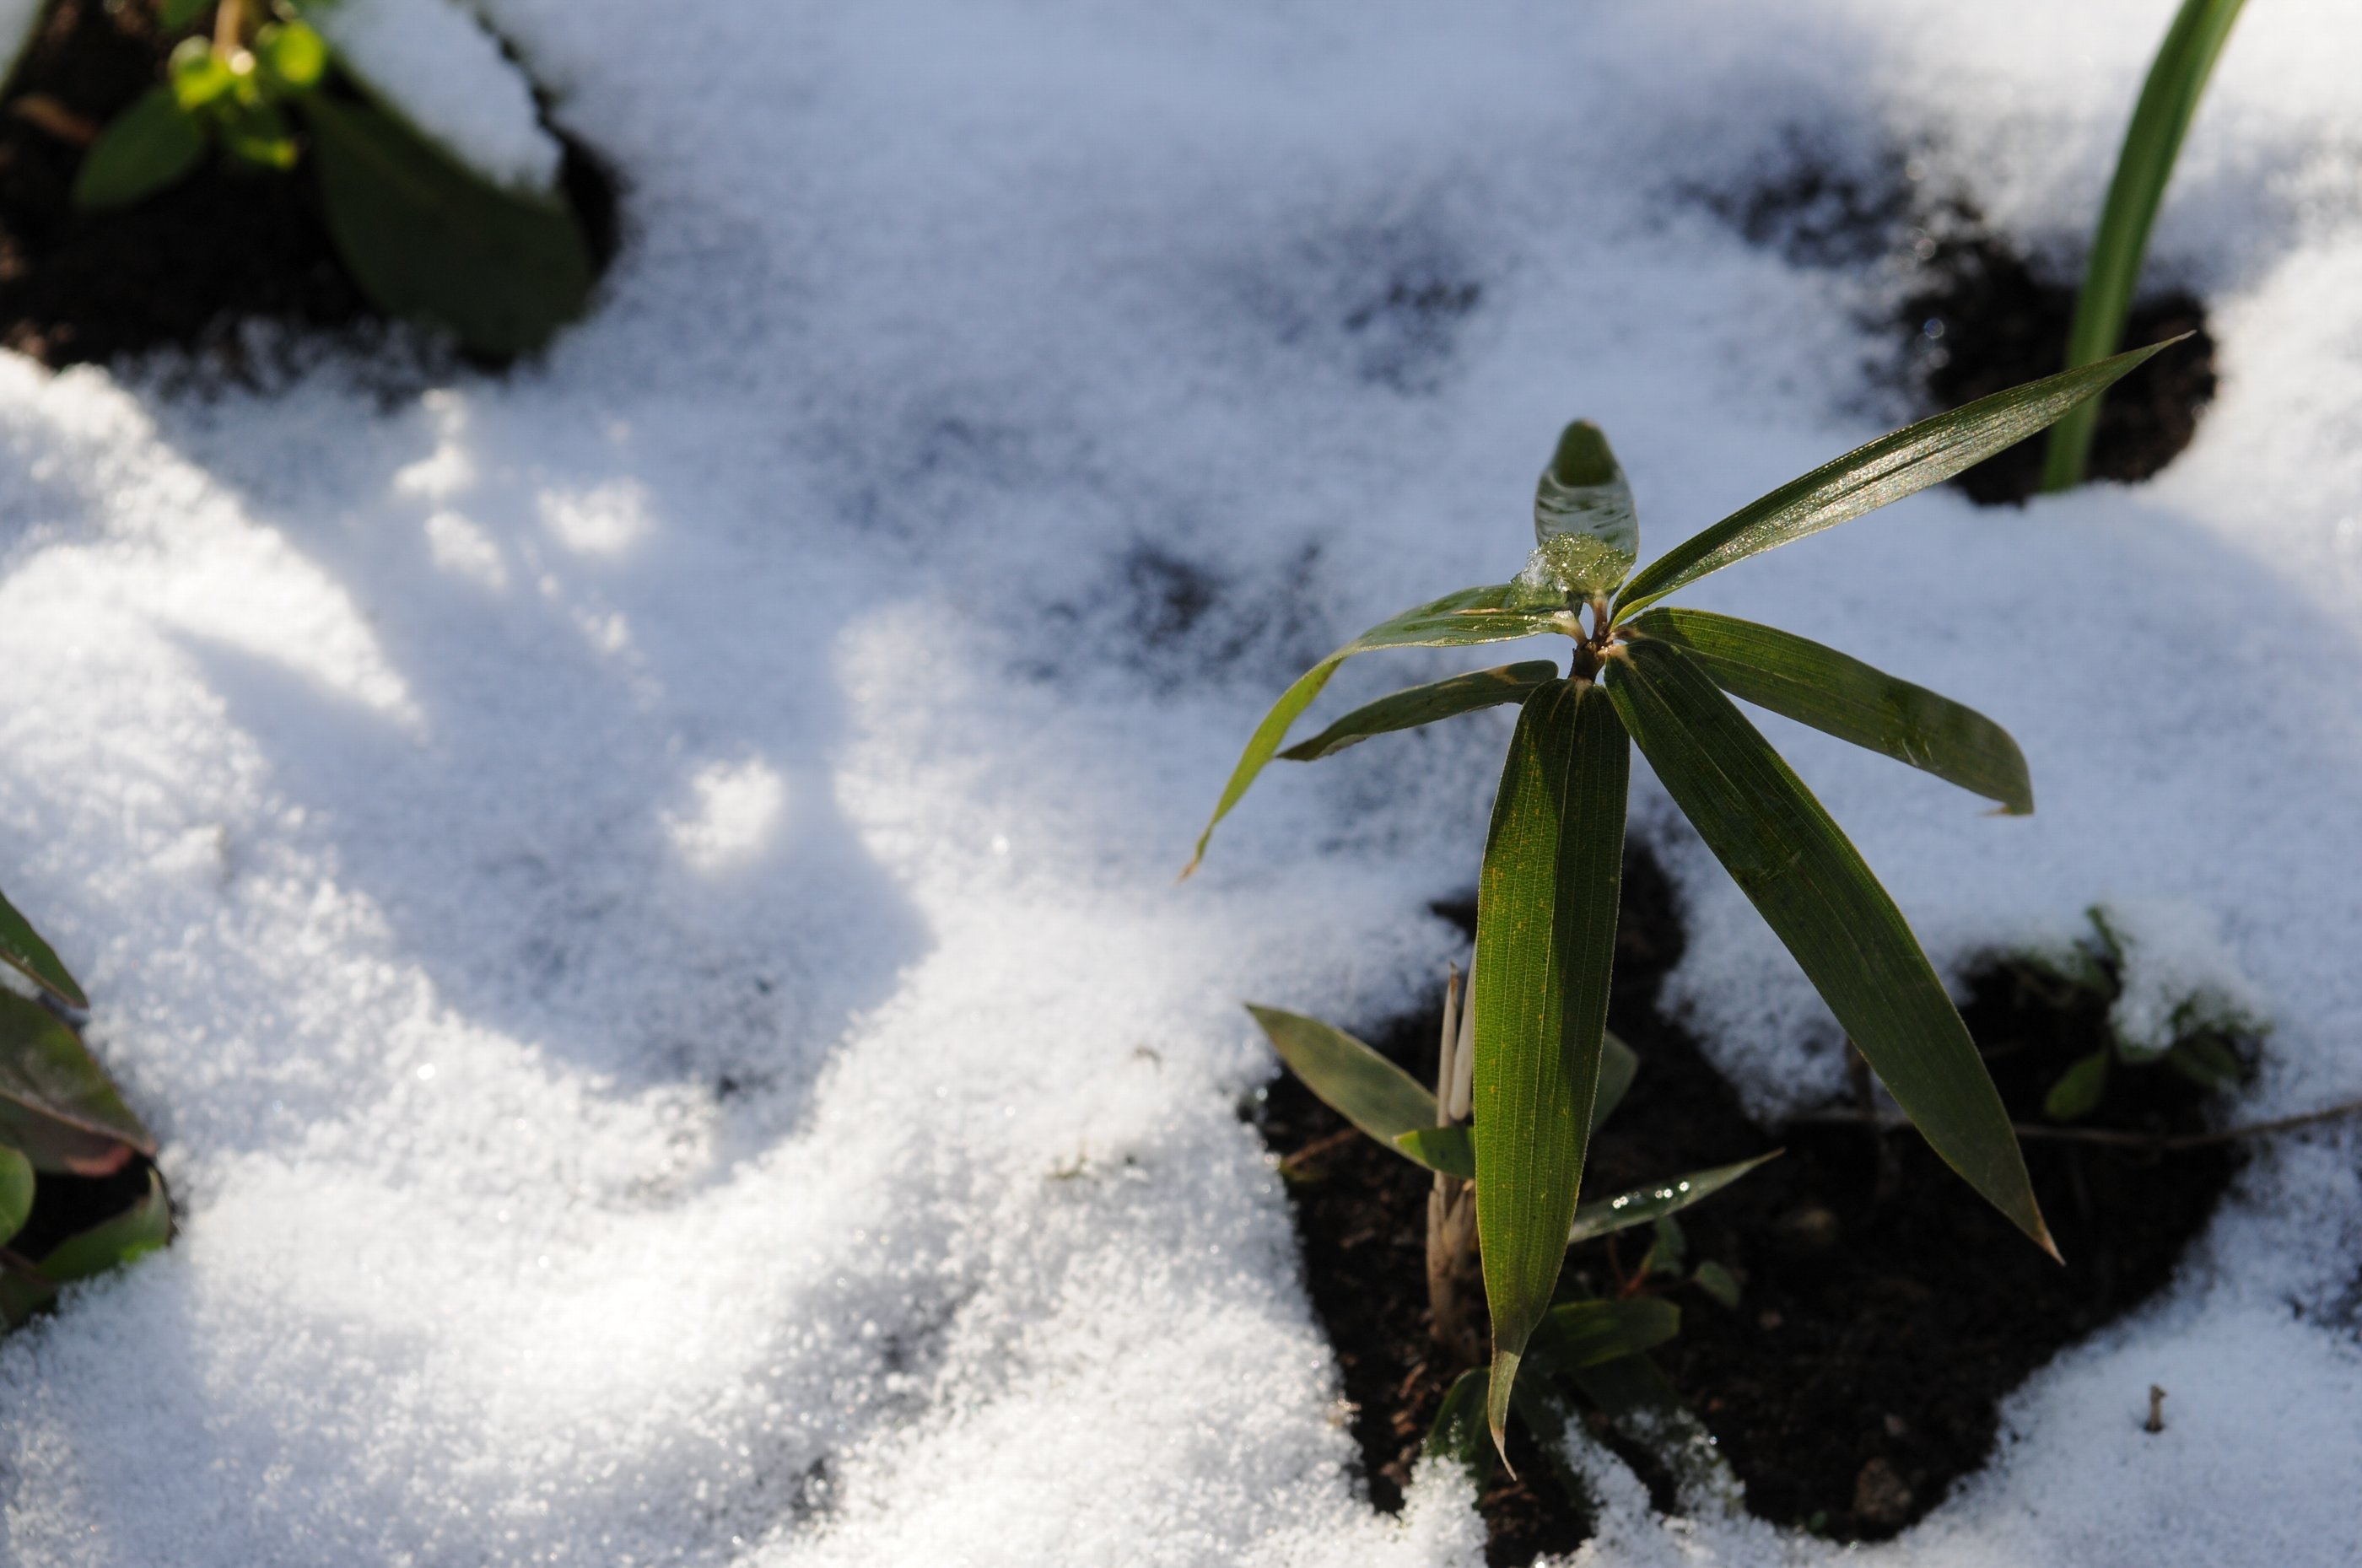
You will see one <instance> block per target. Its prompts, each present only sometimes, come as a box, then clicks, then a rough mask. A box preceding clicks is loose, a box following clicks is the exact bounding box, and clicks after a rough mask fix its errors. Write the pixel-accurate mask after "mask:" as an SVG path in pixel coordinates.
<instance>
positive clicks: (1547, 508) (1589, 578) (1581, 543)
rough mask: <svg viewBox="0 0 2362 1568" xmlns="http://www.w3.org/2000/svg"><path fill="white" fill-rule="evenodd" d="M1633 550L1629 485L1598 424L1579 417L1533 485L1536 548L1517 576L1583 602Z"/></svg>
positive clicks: (1615, 574) (1636, 527)
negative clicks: (1522, 570)
mask: <svg viewBox="0 0 2362 1568" xmlns="http://www.w3.org/2000/svg"><path fill="white" fill-rule="evenodd" d="M1639 555H1640V517H1639V512H1638V510H1636V509H1635V508H1634V506H1633V504H1632V486H1631V484H1630V483H1629V482H1628V480H1626V479H1625V478H1624V469H1623V467H1622V465H1620V464H1618V463H1617V461H1616V454H1615V453H1614V452H1612V451H1610V450H1609V449H1608V447H1607V437H1606V436H1605V435H1603V434H1601V432H1600V429H1599V426H1598V425H1594V424H1592V423H1591V422H1590V421H1589V420H1587V419H1578V420H1576V421H1575V422H1574V423H1573V424H1572V425H1568V426H1567V427H1566V429H1565V431H1564V432H1563V433H1562V434H1561V435H1560V436H1559V438H1558V450H1557V451H1556V452H1554V453H1552V454H1551V463H1550V467H1548V468H1546V469H1543V470H1542V477H1541V478H1540V480H1538V481H1536V483H1535V485H1534V554H1533V558H1532V559H1531V560H1529V561H1528V562H1527V563H1526V569H1525V571H1524V572H1523V573H1522V574H1520V576H1519V579H1518V580H1519V581H1520V582H1521V583H1523V584H1525V585H1526V586H1527V587H1529V588H1534V589H1548V590H1549V591H1551V592H1554V593H1560V594H1572V595H1573V597H1574V598H1575V600H1576V601H1577V602H1589V601H1590V600H1592V599H1595V598H1605V597H1606V595H1608V594H1610V593H1613V592H1615V591H1616V585H1617V583H1619V582H1622V581H1623V580H1624V574H1625V573H1627V572H1628V571H1630V570H1631V569H1632V563H1633V562H1634V561H1635V560H1637V559H1639Z"/></svg>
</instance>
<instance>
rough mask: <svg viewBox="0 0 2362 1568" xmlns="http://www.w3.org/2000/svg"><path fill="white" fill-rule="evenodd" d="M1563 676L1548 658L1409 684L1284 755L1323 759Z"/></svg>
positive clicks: (1518, 696) (1517, 696) (1515, 697)
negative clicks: (1395, 732)
mask: <svg viewBox="0 0 2362 1568" xmlns="http://www.w3.org/2000/svg"><path fill="white" fill-rule="evenodd" d="M1558 677H1559V668H1558V666H1557V665H1555V664H1552V663H1551V661H1550V660H1548V659H1546V658H1543V659H1531V660H1529V661H1527V662H1525V663H1523V664H1505V665H1500V666H1498V667H1496V668H1492V669H1472V670H1470V671H1469V672H1468V673H1467V674H1465V675H1455V676H1453V677H1451V679H1448V680H1436V681H1430V682H1429V683H1428V684H1427V685H1425V686H1411V687H1407V688H1405V689H1404V690H1400V691H1397V692H1396V693H1394V694H1393V695H1392V696H1389V697H1381V698H1379V699H1378V700H1377V701H1374V702H1370V703H1366V704H1364V705H1363V706H1362V707H1359V708H1356V709H1354V710H1353V711H1352V712H1350V713H1348V714H1346V715H1345V716H1344V717H1343V718H1341V719H1340V720H1338V721H1337V722H1336V723H1333V724H1331V725H1330V726H1329V727H1328V728H1327V729H1325V730H1323V731H1321V732H1320V733H1319V734H1317V735H1314V736H1313V737H1312V738H1311V739H1310V740H1308V741H1301V742H1298V743H1297V745H1292V746H1289V747H1288V748H1287V749H1286V751H1283V752H1281V753H1280V754H1279V755H1280V756H1281V757H1283V758H1284V759H1286V761H1289V762H1318V761H1319V760H1320V759H1321V758H1322V757H1324V756H1335V755H1336V754H1337V753H1338V752H1341V751H1342V750H1344V749H1345V748H1346V747H1347V746H1349V745H1358V744H1359V743H1360V742H1363V741H1365V740H1367V739H1369V738H1370V737H1371V736H1372V735H1382V734H1389V733H1391V732H1392V731H1395V730H1408V729H1416V728H1418V726H1419V725H1421V724H1431V723H1435V722H1436V721H1437V720H1438V719H1450V718H1456V717H1457V716H1459V715H1460V714H1462V713H1473V712H1475V711H1476V710H1477V709H1479V708H1492V707H1497V706H1498V705H1499V704H1501V703H1503V702H1522V701H1525V700H1526V699H1527V698H1528V697H1529V696H1531V695H1532V694H1533V690H1534V688H1536V687H1537V686H1540V685H1543V684H1544V683H1546V682H1549V681H1552V680H1556V679H1558Z"/></svg>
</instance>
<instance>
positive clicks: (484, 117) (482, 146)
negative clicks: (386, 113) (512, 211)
mask: <svg viewBox="0 0 2362 1568" xmlns="http://www.w3.org/2000/svg"><path fill="white" fill-rule="evenodd" d="M304 16H305V17H306V18H307V19H309V20H310V21H311V22H312V23H313V24H314V25H315V26H316V27H317V28H319V29H320V31H321V32H322V33H323V34H324V35H325V36H326V38H327V39H328V41H329V42H330V43H332V44H334V45H335V46H336V48H337V51H338V53H339V54H340V55H341V56H342V57H343V59H344V61H345V63H346V64H347V65H348V66H350V67H351V68H352V69H353V70H354V71H355V72H359V75H360V76H361V77H362V78H363V79H365V80H366V81H367V82H368V83H369V84H370V86H372V87H374V88H376V89H377V90H378V92H380V93H381V94H384V95H385V97H386V98H387V99H388V100H389V101H391V102H392V104H393V105H396V106H397V107H398V108H400V109H401V110H402V112H403V115H404V116H407V117H408V118H409V120H410V122H411V123H412V124H413V125H414V126H416V127H418V128H419V129H420V130H423V131H425V133H426V134H427V135H428V136H430V137H432V138H435V139H436V141H437V142H439V143H441V144H442V146H443V147H444V148H445V149H447V150H448V151H450V152H451V153H452V154H454V155H455V156H457V157H458V159H459V160H461V161H462V162H464V163H466V164H468V165H469V167H470V168H472V169H474V170H475V171H477V172H478V173H480V174H482V175H483V176H484V177H485V178H487V179H489V180H491V181H493V182H497V183H499V184H503V185H509V186H513V187H515V188H518V189H521V190H528V191H542V192H546V191H550V190H554V189H555V188H556V187H557V164H558V159H559V156H560V154H559V149H558V146H557V138H555V137H553V136H551V135H550V134H549V132H548V131H547V130H546V129H545V128H543V127H542V124H541V117H540V114H539V111H538V110H536V109H535V106H534V101H533V87H532V84H531V83H529V82H527V81H526V79H525V77H524V73H523V72H520V71H519V70H518V69H517V67H516V66H515V65H514V64H513V63H512V62H511V61H508V60H507V59H505V58H504V57H503V56H502V52H501V45H500V40H499V39H495V38H494V37H493V36H492V35H491V33H490V32H488V31H486V30H485V28H484V22H483V18H482V17H479V16H478V15H476V14H475V13H474V12H472V11H470V10H469V8H468V7H467V6H463V5H461V4H460V3H459V0H328V3H327V4H324V5H319V6H309V7H306V9H305V10H304Z"/></svg>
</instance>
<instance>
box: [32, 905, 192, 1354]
mask: <svg viewBox="0 0 2362 1568" xmlns="http://www.w3.org/2000/svg"><path fill="white" fill-rule="evenodd" d="M0 965H5V966H6V967H7V968H9V969H10V970H13V971H14V972H15V974H16V975H17V976H19V977H22V978H23V979H24V980H26V981H28V982H30V984H31V987H32V988H33V990H34V992H35V995H33V996H26V995H23V994H21V993H20V992H19V991H17V990H16V989H14V988H8V987H0V1327H5V1328H15V1327H17V1325H18V1324H20V1323H22V1322H24V1321H25V1320H26V1319H28V1318H29V1317H31V1316H32V1315H33V1314H34V1313H35V1312H37V1311H39V1310H40V1309H42V1308H44V1307H47V1306H49V1305H50V1303H51V1302H52V1301H54V1300H55V1299H56V1298H57V1294H58V1290H59V1287H60V1286H65V1285H69V1284H71V1283H72V1282H73V1281H75V1280H78V1279H87V1278H89V1277H90V1276H91V1275H96V1274H101V1273H104V1272H105V1271H106V1270H107V1269H110V1268H113V1267H115V1266H116V1264H125V1263H128V1262H130V1261H131V1260H133V1259H134V1258H137V1257H139V1256H140V1255H142V1254H143V1253H149V1252H153V1251H154V1250H155V1249H157V1248H158V1247H160V1246H162V1245H163V1244H164V1243H165V1242H168V1241H170V1240H171V1232H172V1208H171V1200H170V1199H169V1198H167V1197H166V1195H165V1191H164V1183H163V1179H162V1178H161V1177H160V1176H158V1175H157V1174H156V1170H155V1167H154V1166H153V1165H149V1166H148V1167H147V1169H146V1172H145V1175H146V1178H147V1179H146V1180H145V1182H144V1183H142V1184H140V1185H139V1187H138V1190H137V1191H136V1192H134V1193H132V1194H130V1195H128V1196H127V1198H126V1199H125V1200H124V1201H123V1202H122V1204H121V1206H120V1207H118V1208H116V1209H115V1210H114V1211H113V1212H111V1213H106V1212H101V1213H98V1214H95V1215H92V1214H90V1213H87V1212H83V1209H86V1207H87V1205H86V1203H85V1204H83V1205H75V1206H73V1210H74V1212H75V1213H76V1215H77V1216H78V1217H77V1218H76V1219H75V1220H72V1222H70V1223H69V1224H68V1225H67V1226H66V1227H65V1228H64V1231H63V1232H62V1233H61V1231H60V1228H59V1227H58V1226H55V1225H49V1226H42V1225H41V1224H40V1223H39V1220H38V1219H37V1217H36V1215H35V1212H34V1209H35V1205H36V1203H37V1202H39V1200H41V1199H43V1198H48V1197H50V1195H51V1188H52V1186H53V1184H54V1185H55V1186H56V1189H57V1190H58V1191H63V1190H64V1185H63V1183H64V1182H65V1181H66V1180H70V1179H71V1178H91V1177H106V1176H117V1175H119V1174H120V1173H122V1172H123V1171H124V1170H125V1168H126V1167H127V1166H129V1165H131V1164H132V1162H133V1161H134V1160H135V1159H136V1158H138V1157H140V1156H147V1157H149V1158H152V1157H153V1156H154V1154H155V1153H156V1140H155V1139H154V1138H152V1137H150V1136H149V1132H148V1129H147V1128H145V1127H144V1126H142V1125H140V1121H139V1118H138V1117H137V1116H135V1115H133V1114H132V1111H131V1108H130V1107H129V1106H127V1105H126V1104H124V1103H123V1097H122V1095H120V1094H119V1093H117V1092H116V1088H115V1085H114V1084H113V1083H112V1082H111V1081H110V1080H109V1079H108V1077H107V1076H106V1070H105V1068H103V1067H101V1066H99V1065H98V1060H97V1058H96V1057H94V1056H93V1055H91V1054H90V1049H89V1047H88V1046H86V1045H84V1044H83V1040H82V1036H81V1034H80V1033H79V1032H77V1031H76V1030H75V1029H74V1027H73V1025H72V1022H71V1021H69V1019H70V1015H72V1014H78V1013H80V1012H82V1011H83V1010H86V1009H87V1008H88V1007H89V1005H90V1004H89V1000H88V999H87V998H85V997H84V996H83V990H82V987H81V986H80V985H78V984H77V983H76V982H75V980H74V977H73V976H72V974H70V973H68V972H67V970H66V966H64V965H63V964H62V963H61V962H59V959H58V955H57V953H56V952H55V951H54V950H53V949H52V948H51V947H50V944H48V943H47V942H44V941H43V940H42V939H41V936H40V933H39V932H37V931H35V930H34V929H33V927H32V925H31V923H30V922H28V921H27V920H26V919H25V917H24V916H23V915H21V914H19V913H17V910H16V907H15V906H14V905H12V904H10V903H9V902H8V900H6V898H5V897H0ZM35 1230H39V1231H44V1232H45V1239H44V1241H43V1243H42V1245H41V1247H40V1252H39V1256H28V1255H27V1253H25V1252H24V1251H23V1250H21V1248H22V1244H23V1239H24V1237H25V1236H27V1235H28V1234H31V1233H33V1231H35Z"/></svg>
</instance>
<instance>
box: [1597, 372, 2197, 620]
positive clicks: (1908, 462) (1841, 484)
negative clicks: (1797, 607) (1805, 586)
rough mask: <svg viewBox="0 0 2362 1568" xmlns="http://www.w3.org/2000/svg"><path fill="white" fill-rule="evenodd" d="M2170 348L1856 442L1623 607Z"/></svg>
mask: <svg viewBox="0 0 2362 1568" xmlns="http://www.w3.org/2000/svg"><path fill="white" fill-rule="evenodd" d="M2174 341H2176V342H2179V341H2180V339H2179V338H2176V339H2174ZM2164 347H2166V345H2164V344H2162V343H2159V344H2154V345H2152V346H2151V347H2149V348H2139V349H2136V350H2134V351H2133V352H2132V353H2129V354H2119V355H2117V356H2116V357H2115V358H2114V359H2103V360H2101V361H2100V362H2099V363H2098V364H2096V365H2085V366H2083V367H2081V369H2079V370H2066V371H2062V372H2061V373H2059V374H2058V375H2055V376H2046V377H2044V378H2043V379H2042V380H2040V381H2028V382H2026V383H2025V385H2023V386H2015V387H2011V388H2010V389H2008V390H2007V391H2006V392H1995V393H1993V394H1992V396H1991V397H1981V398H1979V399H1977V401H1976V402H1974V403H1968V404H1965V405H1963V406H1961V407H1959V408H1956V409H1953V410H1952V411H1951V412H1950V413H1948V414H1937V415H1935V416H1934V417H1933V418H1930V419H1923V420H1921V421H1919V423H1918V424H1916V425H1905V426H1904V428H1903V429H1900V430H1897V431H1894V432H1893V433H1892V434H1889V435H1885V436H1880V437H1879V438H1878V439H1877V440H1875V441H1872V442H1871V443H1869V444H1868V445H1867V446H1862V447H1855V448H1854V449H1853V450H1852V451H1850V452H1848V453H1847V454H1846V455H1845V456H1844V457H1842V458H1837V459H1835V460H1834V461H1831V462H1827V463H1824V464H1822V465H1821V466H1820V467H1819V468H1817V469H1814V470H1813V471H1812V472H1811V473H1808V474H1806V475H1805V476H1804V477H1803V478H1801V479H1794V480H1789V481H1788V482H1787V483H1786V484H1783V485H1782V486H1781V487H1780V488H1779V489H1777V490H1775V491H1771V494H1769V495H1766V496H1762V497H1760V499H1758V500H1755V501H1751V502H1749V503H1748V504H1746V505H1745V506H1742V507H1740V508H1739V509H1738V511H1736V512H1734V513H1731V514H1730V515H1729V516H1727V517H1726V518H1724V519H1723V520H1722V521H1721V522H1719V523H1716V525H1713V526H1712V527H1710V528H1707V529H1705V530H1704V531H1702V532H1700V533H1697V534H1693V535H1692V536H1690V537H1688V538H1687V539H1684V540H1683V541H1682V542H1681V543H1680V544H1678V545H1676V546H1674V547H1672V549H1670V550H1668V551H1666V552H1665V553H1664V554H1663V555H1661V556H1660V557H1658V558H1657V559H1655V560H1654V561H1651V562H1650V564H1649V565H1648V566H1646V567H1645V568H1643V569H1641V570H1640V572H1639V574H1638V575H1637V576H1635V577H1634V578H1633V579H1632V580H1630V581H1629V582H1627V583H1626V584H1625V585H1624V591H1623V592H1622V593H1621V594H1619V595H1618V596H1617V602H1616V613H1617V616H1618V617H1623V616H1628V615H1631V614H1634V613H1638V612H1639V610H1641V609H1642V608H1644V607H1645V606H1647V605H1650V604H1653V603H1655V602H1657V601H1658V600H1660V599H1662V598H1663V597H1664V596H1665V595H1666V594H1668V593H1671V592H1672V591H1674V590H1675V589H1678V588H1681V587H1683V586H1685V585H1686V584H1689V583H1693V582H1695V581H1696V580H1698V579H1699V578H1702V577H1704V576H1705V575H1706V574H1707V573H1708V572H1711V571H1718V570H1720V569H1722V568H1724V567H1727V566H1728V565H1730V564H1731V563H1732V562H1734V561H1740V560H1745V559H1746V558H1748V557H1749V556H1752V555H1760V553H1762V552H1763V551H1765V550H1769V549H1772V548H1774V547H1778V546H1781V545H1785V544H1788V543H1790V542H1791V541H1793V540H1796V539H1801V538H1803V537H1805V536H1806V535H1808V534H1817V533H1819V532H1820V531H1821V530H1822V529H1824V528H1832V527H1835V526H1836V525H1838V524H1840V523H1844V522H1849V521H1850V520H1851V519H1853V518H1856V517H1859V516H1860V515H1861V514H1862V513H1865V512H1871V511H1875V510H1876V509H1878V508H1879V507H1882V506H1884V505H1886V504H1887V503H1888V502H1894V501H1900V500H1902V499H1903V498H1904V496H1906V495H1911V494H1915V493H1916V492H1917V491H1923V490H1925V489H1926V488H1927V487H1928V486H1929V485H1932V484H1941V483H1943V482H1944V481H1945V480H1948V479H1950V478H1951V477H1952V476H1953V475H1954V474H1957V473H1959V472H1960V471H1961V470H1962V469H1970V468H1973V467H1975V466H1976V465H1977V464H1979V463H1981V462H1982V461H1984V460H1985V459H1986V458H1990V457H1992V455H1993V454H1994V453H1995V452H1998V451H2000V450H2002V449H2003V447H2014V446H2015V445H2016V444H2017V443H2018V442H2020V441H2023V440H2024V439H2025V438H2026V437H2027V436H2031V435H2033V434H2034V433H2035V432H2036V431H2038V430H2040V429H2041V428H2042V427H2043V426H2044V425H2048V424H2049V423H2050V422H2051V421H2053V420H2055V419H2057V418H2058V416H2059V415H2060V414H2065V413H2066V412H2067V411H2068V410H2069V409H2070V408H2072V407H2074V406H2075V405H2076V404H2077V403H2081V402H2082V401H2083V400H2084V399H2085V398H2087V397H2092V396H2095V395H2097V394H2098V393H2099V392H2101V390H2102V389H2103V388H2105V387H2106V386H2107V385H2108V384H2109V383H2110V382H2111V381H2114V380H2115V379H2116V378H2117V377H2119V376H2122V375H2124V374H2125V372H2127V371H2129V370H2132V369H2133V368H2134V367H2135V366H2136V365H2138V364H2140V363H2141V362H2142V361H2143V360H2145V359H2147V358H2148V357H2149V356H2150V355H2152V354H2154V353H2156V352H2157V351H2158V349H2159V348H2164Z"/></svg>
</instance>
